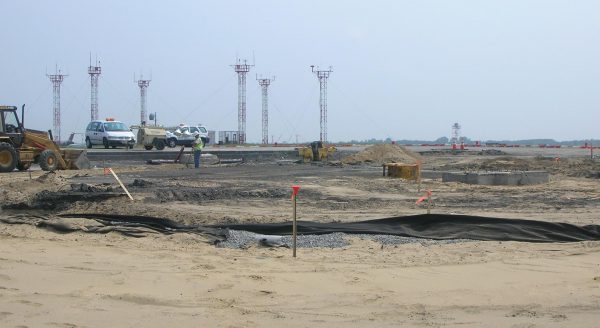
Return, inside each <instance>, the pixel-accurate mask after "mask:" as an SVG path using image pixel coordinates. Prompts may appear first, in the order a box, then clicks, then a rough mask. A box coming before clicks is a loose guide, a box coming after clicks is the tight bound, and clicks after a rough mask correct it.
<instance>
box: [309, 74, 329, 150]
mask: <svg viewBox="0 0 600 328" xmlns="http://www.w3.org/2000/svg"><path fill="white" fill-rule="evenodd" d="M310 68H311V70H312V72H313V73H315V75H317V77H318V78H319V86H320V90H321V93H320V97H319V107H320V108H321V136H320V139H319V140H320V141H321V142H327V79H328V78H329V74H331V72H333V68H332V67H331V66H329V69H328V70H326V71H325V70H319V67H317V69H316V70H315V66H314V65H312V66H310Z"/></svg>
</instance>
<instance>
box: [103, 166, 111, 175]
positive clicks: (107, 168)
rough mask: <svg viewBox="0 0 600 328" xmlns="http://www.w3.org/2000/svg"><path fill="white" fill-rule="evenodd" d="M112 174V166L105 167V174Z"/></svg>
mask: <svg viewBox="0 0 600 328" xmlns="http://www.w3.org/2000/svg"><path fill="white" fill-rule="evenodd" d="M108 174H110V168H109V167H105V168H104V175H108Z"/></svg>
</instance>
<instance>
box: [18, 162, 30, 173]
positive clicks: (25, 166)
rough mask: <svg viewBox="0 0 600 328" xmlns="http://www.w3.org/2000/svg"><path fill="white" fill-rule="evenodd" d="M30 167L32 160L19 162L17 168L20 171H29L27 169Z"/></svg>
mask: <svg viewBox="0 0 600 328" xmlns="http://www.w3.org/2000/svg"><path fill="white" fill-rule="evenodd" d="M30 167H31V162H27V163H21V162H19V163H17V170H19V171H27V170H29V168H30Z"/></svg>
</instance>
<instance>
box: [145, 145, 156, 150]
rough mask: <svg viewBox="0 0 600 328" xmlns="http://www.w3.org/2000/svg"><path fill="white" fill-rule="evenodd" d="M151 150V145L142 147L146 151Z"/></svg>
mask: <svg viewBox="0 0 600 328" xmlns="http://www.w3.org/2000/svg"><path fill="white" fill-rule="evenodd" d="M152 148H154V146H152V145H145V146H144V149H146V150H152Z"/></svg>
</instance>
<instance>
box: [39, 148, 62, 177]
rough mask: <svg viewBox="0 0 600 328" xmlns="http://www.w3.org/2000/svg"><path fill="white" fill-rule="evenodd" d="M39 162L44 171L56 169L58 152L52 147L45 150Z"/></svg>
mask: <svg viewBox="0 0 600 328" xmlns="http://www.w3.org/2000/svg"><path fill="white" fill-rule="evenodd" d="M39 164H40V167H41V168H42V170H44V171H51V172H52V171H56V169H57V168H58V159H57V158H56V154H55V153H54V152H53V151H52V150H50V149H46V150H44V151H43V152H42V153H41V154H40V158H39Z"/></svg>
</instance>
